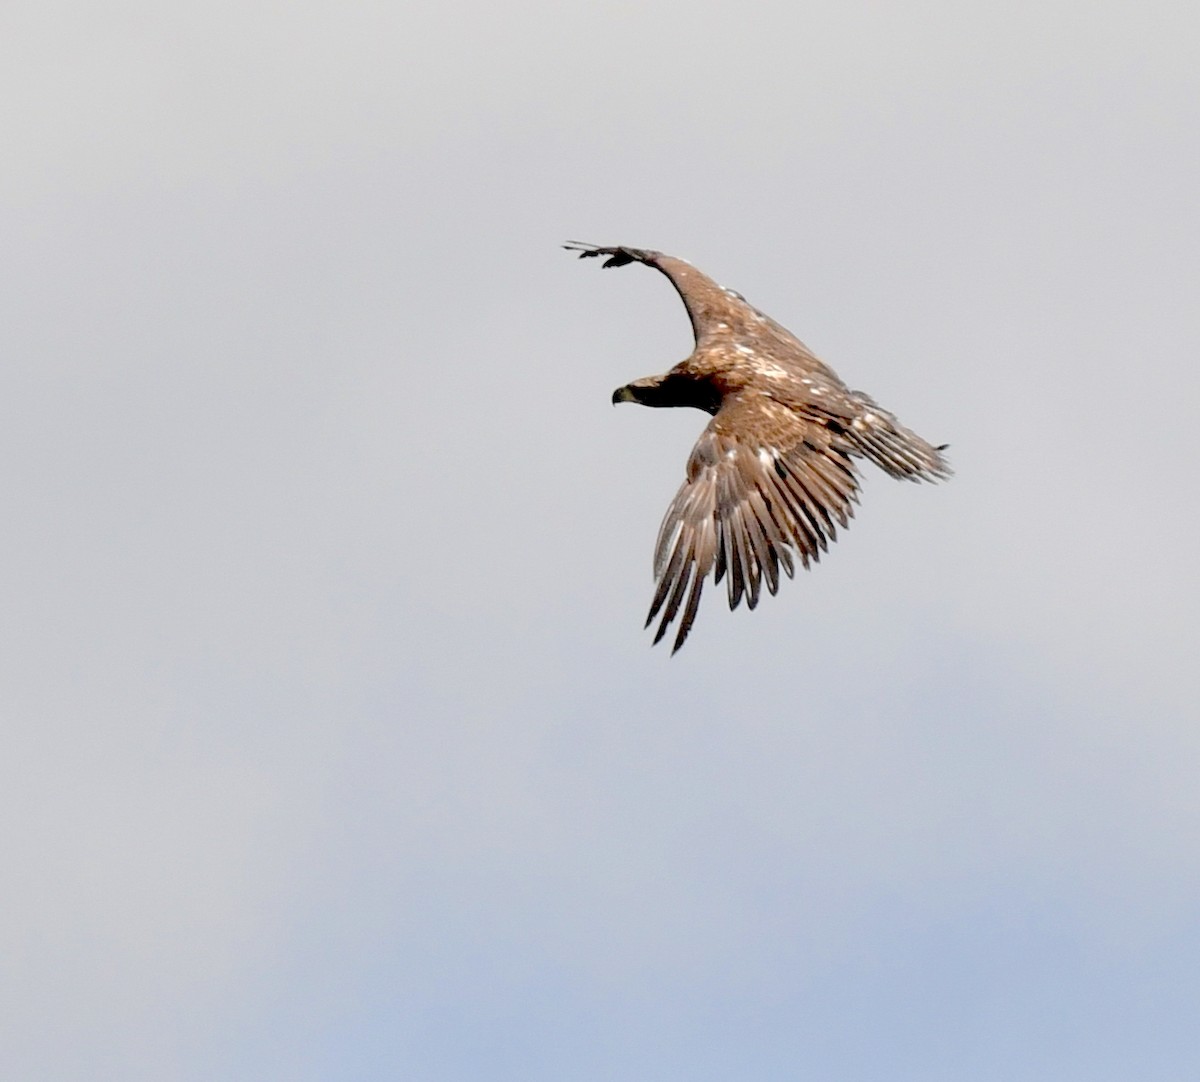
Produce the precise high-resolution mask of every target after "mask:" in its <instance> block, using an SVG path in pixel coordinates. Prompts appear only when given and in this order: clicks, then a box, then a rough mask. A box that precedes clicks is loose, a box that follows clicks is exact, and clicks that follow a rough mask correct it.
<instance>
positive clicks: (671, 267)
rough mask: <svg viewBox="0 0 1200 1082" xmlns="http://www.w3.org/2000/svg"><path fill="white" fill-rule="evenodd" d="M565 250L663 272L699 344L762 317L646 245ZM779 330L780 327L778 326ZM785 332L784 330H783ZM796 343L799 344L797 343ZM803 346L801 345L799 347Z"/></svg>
mask: <svg viewBox="0 0 1200 1082" xmlns="http://www.w3.org/2000/svg"><path fill="white" fill-rule="evenodd" d="M563 247H564V248H566V249H567V250H568V251H571V252H578V253H579V258H580V259H591V258H596V257H600V256H603V257H605V259H604V266H605V267H625V266H628V265H629V264H630V263H645V264H646V266H648V267H653V268H654V269H655V270H657V271H659V272H660V273H662V274H665V275H666V276H667V278H668V279H670V282H671V285H673V286H674V287H675V292H676V293H678V294H679V298H680V300H682V301H683V306H684V308H686V309H687V314H688V319H689V320H691V323H692V332H693V333H694V334H695V336H696V342H697V343H700V342H702V341H703V340H704V338H705V337H706V336H707V335H708V334H709V333H711V332H713V331H716V330H718V329H720V330H728V329H729V328H730V327H731V326H741V325H745V324H747V323H750V322H757V321H760V320H763V319H765V318H766V317H765V316H763V315H762V313H760V312H758V311H757V310H756V309H755V308H754V307H753V306H752V305H750V304H748V303H747V301H746V299H745V298H744V297H743V296H742V295H741V294H740V293H735V292H734V291H733V290H731V289H725V288H724V287H723V286H721V285H718V284H717V283H716V282H714V281H713V280H712V279H711V278H710V277H709V276H708V275H707V274H704V273H703V272H702V271H698V270H697V269H696V268H695V267H693V266H692V265H691V264H690V263H689V262H687V260H684V259H677V258H676V257H675V256H670V255H665V254H663V253H662V252H655V251H653V250H651V249H649V248H628V247H626V246H624V245H618V246H615V247H611V248H602V247H599V246H598V245H595V244H581V243H580V242H579V241H574V240H573V241H568V242H567V243H566V244H564V245H563ZM780 330H783V329H782V328H780ZM783 333H784V334H787V333H788V332H787V331H783ZM789 337H791V336H790V335H789ZM797 344H799V343H797ZM801 348H803V347H801Z"/></svg>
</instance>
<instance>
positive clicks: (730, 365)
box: [564, 241, 952, 653]
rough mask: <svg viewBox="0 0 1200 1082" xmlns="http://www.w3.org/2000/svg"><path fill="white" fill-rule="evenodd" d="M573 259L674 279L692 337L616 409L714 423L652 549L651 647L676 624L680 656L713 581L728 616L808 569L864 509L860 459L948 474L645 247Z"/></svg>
mask: <svg viewBox="0 0 1200 1082" xmlns="http://www.w3.org/2000/svg"><path fill="white" fill-rule="evenodd" d="M564 247H565V248H567V249H569V250H571V251H576V252H578V253H579V257H580V258H581V259H587V258H591V257H595V256H606V257H607V258H606V259H605V261H604V266H605V267H623V266H625V265H626V264H629V263H645V264H646V266H648V267H653V268H654V269H655V270H658V271H661V272H662V273H663V274H665V275H666V276H667V278H668V279H670V282H671V285H673V286H674V287H675V290H676V292H677V293H678V294H679V296H680V298H681V299H682V301H683V304H684V307H685V308H686V309H687V314H688V318H689V319H690V320H691V322H692V331H693V332H694V333H695V336H696V348H695V349H694V350H693V351H692V353H691V356H689V357H687V358H686V359H685V360H683V361H680V362H679V364H677V365H675V367H674V368H672V369H671V370H670V371H669V372H666V373H665V374H663V375H661V376H647V377H646V378H645V379H636V380H634V381H633V382H632V383H627V384H625V386H624V387H618V388H617V390H616V391H614V392H613V396H612V400H613V402H614V403H617V402H638V403H640V404H641V405H643V406H694V407H695V408H697V409H702V410H704V411H705V412H706V413H711V414H712V415H713V417H712V420H711V421H709V423H708V427H707V428H705V430H704V433H703V434H702V435H701V436H700V439H699V440H698V441H697V443H696V446H695V447H694V448H692V453H691V456H690V457H689V458H688V462H687V480H686V481H685V482H684V483H683V487H682V488H681V489H680V490H679V492H678V493H677V494H676V496H675V499H674V500H672V501H671V506H670V507H669V508H668V509H667V514H666V517H665V518H664V519H663V522H662V526H661V527H660V528H659V531H658V541H657V543H656V544H655V547H654V577H655V580H656V581H657V588H656V590H655V592H654V601H653V602H652V604H651V606H650V615H649V616H647V617H646V626H647V627H649V626H650V624H651V622H652V621H653V620H654V618H655V617H656V616H657V615H658V614H659V613H660V612H661V613H662V618H661V620H660V622H659V625H658V631H657V633H656V634H655V636H654V641H655V642H656V643H657V642H658V641H659V640H660V639H662V637H663V636H664V635H665V634H666V633H667V629H668V628H669V627H670V626H671V624H672V623H673V622H674V621H675V619H676V618H677V617H678V618H679V629H678V631H677V632H676V635H675V645H674V647H673V649H672V650H671V653H675V651H676V650H678V649H679V648H680V647H681V646H682V645H683V643H684V640H685V639H686V638H687V636H688V632H689V631H690V630H691V627H692V622H693V621H694V620H695V618H696V610H697V608H698V607H699V605H700V594H701V591H702V590H703V589H704V582H705V579H707V577H708V575H709V572H712V575H713V582H714V583H719V582H720V581H721V579H722V578H724V579H726V581H727V588H728V591H729V607H730V608H731V609H735V608H737V606H738V604H739V603H740V602H741V600H742V598H743V597H745V598H746V602H747V604H748V605H749V607H750V608H752V609H753V608H754V607H755V606H756V605H757V604H758V597H759V590H760V586H761V584H762V582H763V580H766V584H767V589H768V590H769V591H770V592H771V593H772V594H774V593H775V592H776V591H777V590H778V589H779V569H780V567H782V568H783V570H784V572H785V573H786V574H787V576H788V577H789V578H791V577H792V576H793V575H794V574H795V562H794V558H793V555H794V556H796V557H798V558H799V560H800V562H801V564H803V565H804V566H805V567H808V565H809V561H810V560H817V559H818V558H819V557H820V554H821V553H822V552H824V551H826V550H827V549H828V547H829V542H830V541H834V540H836V538H837V529H836V526H835V523H836V525H837V526H842V527H845V526H848V525H849V522H850V517H851V515H853V514H854V504H856V503H857V502H858V470H857V468H856V466H855V463H854V459H856V458H867V459H870V460H871V461H872V462H874V463H875V464H876V465H877V466H879V467H880V469H882V470H883V471H884V472H886V473H888V474H890V475H891V476H892V477H899V478H904V479H906V480H909V481H922V480H924V481H933V480H937V479H939V478H946V477H949V476H950V474H951V472H952V471H951V469H950V466H949V464H948V463H947V462H946V459H945V458H944V457H943V456H942V453H941V452H942V451H943V450H945V447H946V445H945V444H943V445H942V446H940V447H934V446H932V445H931V444H929V443H926V442H925V440H923V439H921V437H920V436H918V435H917V434H916V433H915V432H910V431H909V430H908V429H907V428H904V427H902V426H901V425H900V424H899V422H897V420H896V418H895V417H894V416H892V414H890V413H888V412H887V410H884V409H880V408H879V406H877V405H876V404H875V403H874V402H873V401H872V400H871V399H870V398H869V397H868V396H867V395H865V394H863V393H862V392H861V391H851V390H850V389H849V388H848V387H847V386H846V385H845V384H844V383H843V382H842V381H841V380H840V379H839V378H838V376H837V374H836V373H835V372H834V371H833V369H831V368H830V367H829V366H828V365H826V364H824V363H823V362H822V361H820V360H818V359H817V357H816V356H815V355H814V354H813V352H812V351H811V350H810V349H809V348H808V347H807V346H806V345H804V343H803V342H801V341H800V340H799V339H798V338H796V337H795V335H793V334H792V333H791V332H790V331H787V330H785V329H784V328H783V327H781V326H780V325H779V324H778V323H776V322H775V321H774V320H773V319H771V318H770V317H769V316H767V315H764V314H763V313H762V312H760V311H759V310H758V309H757V308H754V307H753V306H752V305H750V304H748V303H747V302H746V299H745V298H744V297H743V296H742V295H741V294H740V293H735V292H734V291H733V290H731V289H724V288H723V287H721V286H719V285H718V284H717V283H716V282H714V281H713V280H712V279H711V278H709V277H708V276H707V275H705V274H702V273H701V272H700V271H698V270H697V269H696V268H695V267H693V266H692V265H691V264H690V263H687V262H685V261H684V260H682V259H676V258H675V257H674V256H669V255H664V254H663V253H662V252H653V251H649V250H644V249H640V248H626V247H616V248H599V247H596V246H594V245H590V244H580V243H578V242H575V241H572V242H570V243H568V244H566V245H564Z"/></svg>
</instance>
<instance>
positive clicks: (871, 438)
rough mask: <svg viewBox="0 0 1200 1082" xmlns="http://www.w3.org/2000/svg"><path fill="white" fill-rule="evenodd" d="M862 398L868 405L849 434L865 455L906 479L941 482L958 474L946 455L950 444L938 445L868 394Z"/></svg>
mask: <svg viewBox="0 0 1200 1082" xmlns="http://www.w3.org/2000/svg"><path fill="white" fill-rule="evenodd" d="M859 397H860V398H861V399H863V401H864V402H865V403H866V408H865V409H864V410H863V412H862V413H861V414H859V416H857V417H855V418H854V420H853V421H852V422H851V423H850V425H849V428H848V430H847V435H849V437H850V438H851V440H852V441H853V442H854V444H855V446H856V448H857V449H858V451H859V452H860V453H861V454H862V455H864V456H865V457H866V458H869V459H870V460H871V461H872V462H874V463H875V465H877V466H878V467H879V468H880V469H881V470H883V471H884V472H885V473H887V474H889V475H890V476H892V477H899V478H902V479H904V480H906V481H941V480H945V479H946V478H947V477H950V476H951V475H952V474H953V473H954V471H953V470H952V469H951V468H950V463H949V462H948V461H947V460H946V456H945V455H944V454H942V452H943V451H944V450H945V449H946V448H947V447H948V446H949V444H946V443H943V444H941V445H940V446H937V447H935V446H934V445H933V444H931V443H929V442H927V441H926V440H923V439H921V437H920V436H918V435H917V434H916V433H915V432H912V431H910V430H909V429H907V428H905V427H904V426H903V425H902V424H900V423H899V422H898V421H897V420H896V418H895V417H893V416H892V415H891V414H890V413H888V412H887V410H883V409H880V408H879V407H878V406H876V405H875V403H874V402H872V401H871V400H870V399H869V398H867V397H866V396H865V395H862V394H860V395H859Z"/></svg>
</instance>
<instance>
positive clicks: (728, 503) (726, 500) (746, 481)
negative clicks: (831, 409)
mask: <svg viewBox="0 0 1200 1082" xmlns="http://www.w3.org/2000/svg"><path fill="white" fill-rule="evenodd" d="M849 454H850V448H849V446H848V445H847V443H846V441H845V440H844V439H843V438H842V437H840V436H838V435H837V434H836V433H835V432H833V431H831V430H830V429H829V428H828V427H827V426H825V425H824V424H822V423H821V422H820V421H819V420H811V419H807V418H802V417H798V416H797V415H796V414H795V413H793V412H792V411H790V410H787V409H785V408H783V407H781V406H779V405H778V404H776V403H773V402H771V401H770V400H769V399H768V398H765V397H764V396H762V395H757V394H754V395H746V396H742V395H733V396H730V397H729V398H727V399H726V400H725V402H724V404H723V405H722V406H721V409H720V410H719V411H718V412H717V414H716V415H715V416H714V417H713V419H712V421H711V422H709V425H708V427H707V428H706V429H705V430H704V433H703V435H701V437H700V439H699V440H698V441H697V443H696V446H695V447H694V448H693V450H692V454H691V456H690V458H689V459H688V464H687V480H686V481H685V482H684V484H683V487H682V488H680V490H679V492H678V493H677V494H676V496H675V499H674V500H673V501H672V502H671V506H670V508H669V509H668V510H667V514H666V517H665V518H664V519H663V523H662V527H661V528H660V529H659V533H658V541H657V543H656V545H655V553H654V577H655V579H656V580H657V584H658V585H657V589H656V591H655V594H654V601H653V603H652V604H651V606H650V614H649V616H648V617H647V618H646V625H647V626H649V625H650V624H651V623H652V622H653V621H654V619H655V617H656V616H659V614H660V613H661V619H660V622H659V626H658V631H657V633H656V634H655V637H654V641H655V642H658V641H659V640H661V639H662V638H663V636H664V635H665V634H666V633H667V629H668V628H669V627H670V626H671V624H672V623H674V622H675V620H676V619H678V620H679V628H678V631H677V632H676V635H675V644H674V647H673V648H672V651H671V652H672V653H674V652H675V651H676V650H678V649H679V648H680V646H682V645H683V643H684V640H685V639H686V638H687V636H688V632H689V631H690V630H691V627H692V623H693V621H694V620H695V618H696V611H697V609H698V608H699V605H700V595H701V593H702V591H703V589H704V582H705V580H706V579H707V577H708V575H709V573H710V572H711V573H712V574H713V581H714V583H719V582H720V581H721V580H722V579H723V578H724V579H725V580H726V582H727V590H728V596H729V607H730V608H731V609H734V608H737V606H738V605H739V604H740V603H741V600H742V598H743V597H745V598H746V602H747V604H748V605H749V607H750V608H754V607H755V605H757V604H758V598H759V593H760V589H761V586H762V583H763V582H764V581H765V582H766V586H767V589H768V591H770V592H771V593H772V594H774V593H775V592H776V591H777V590H778V589H779V581H780V576H779V571H780V568H782V569H783V571H784V573H785V574H786V575H787V576H788V577H789V578H791V577H792V576H793V574H794V573H795V558H796V557H798V558H799V560H800V562H801V564H802V565H803V566H805V567H808V565H809V563H810V561H815V560H817V559H818V558H819V557H820V554H821V553H822V552H823V551H825V550H826V549H827V548H828V545H829V542H830V541H833V540H836V537H837V526H839V525H840V526H843V527H844V526H847V525H849V521H850V517H851V515H852V514H853V513H854V512H853V505H854V503H856V502H857V500H858V479H857V474H856V471H855V468H854V464H853V462H852V461H851V460H850V458H849Z"/></svg>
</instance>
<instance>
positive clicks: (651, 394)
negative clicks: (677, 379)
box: [612, 376, 667, 406]
mask: <svg viewBox="0 0 1200 1082" xmlns="http://www.w3.org/2000/svg"><path fill="white" fill-rule="evenodd" d="M662 383H663V378H662V376H648V377H647V378H646V379H635V380H634V381H633V382H632V383H627V384H625V386H624V387H618V388H617V389H616V390H615V391H613V396H612V400H613V405H614V406H615V405H616V404H617V403H618V402H636V403H637V404H638V405H640V406H659V405H666V404H667V403H665V402H662V401H661V398H662Z"/></svg>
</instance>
